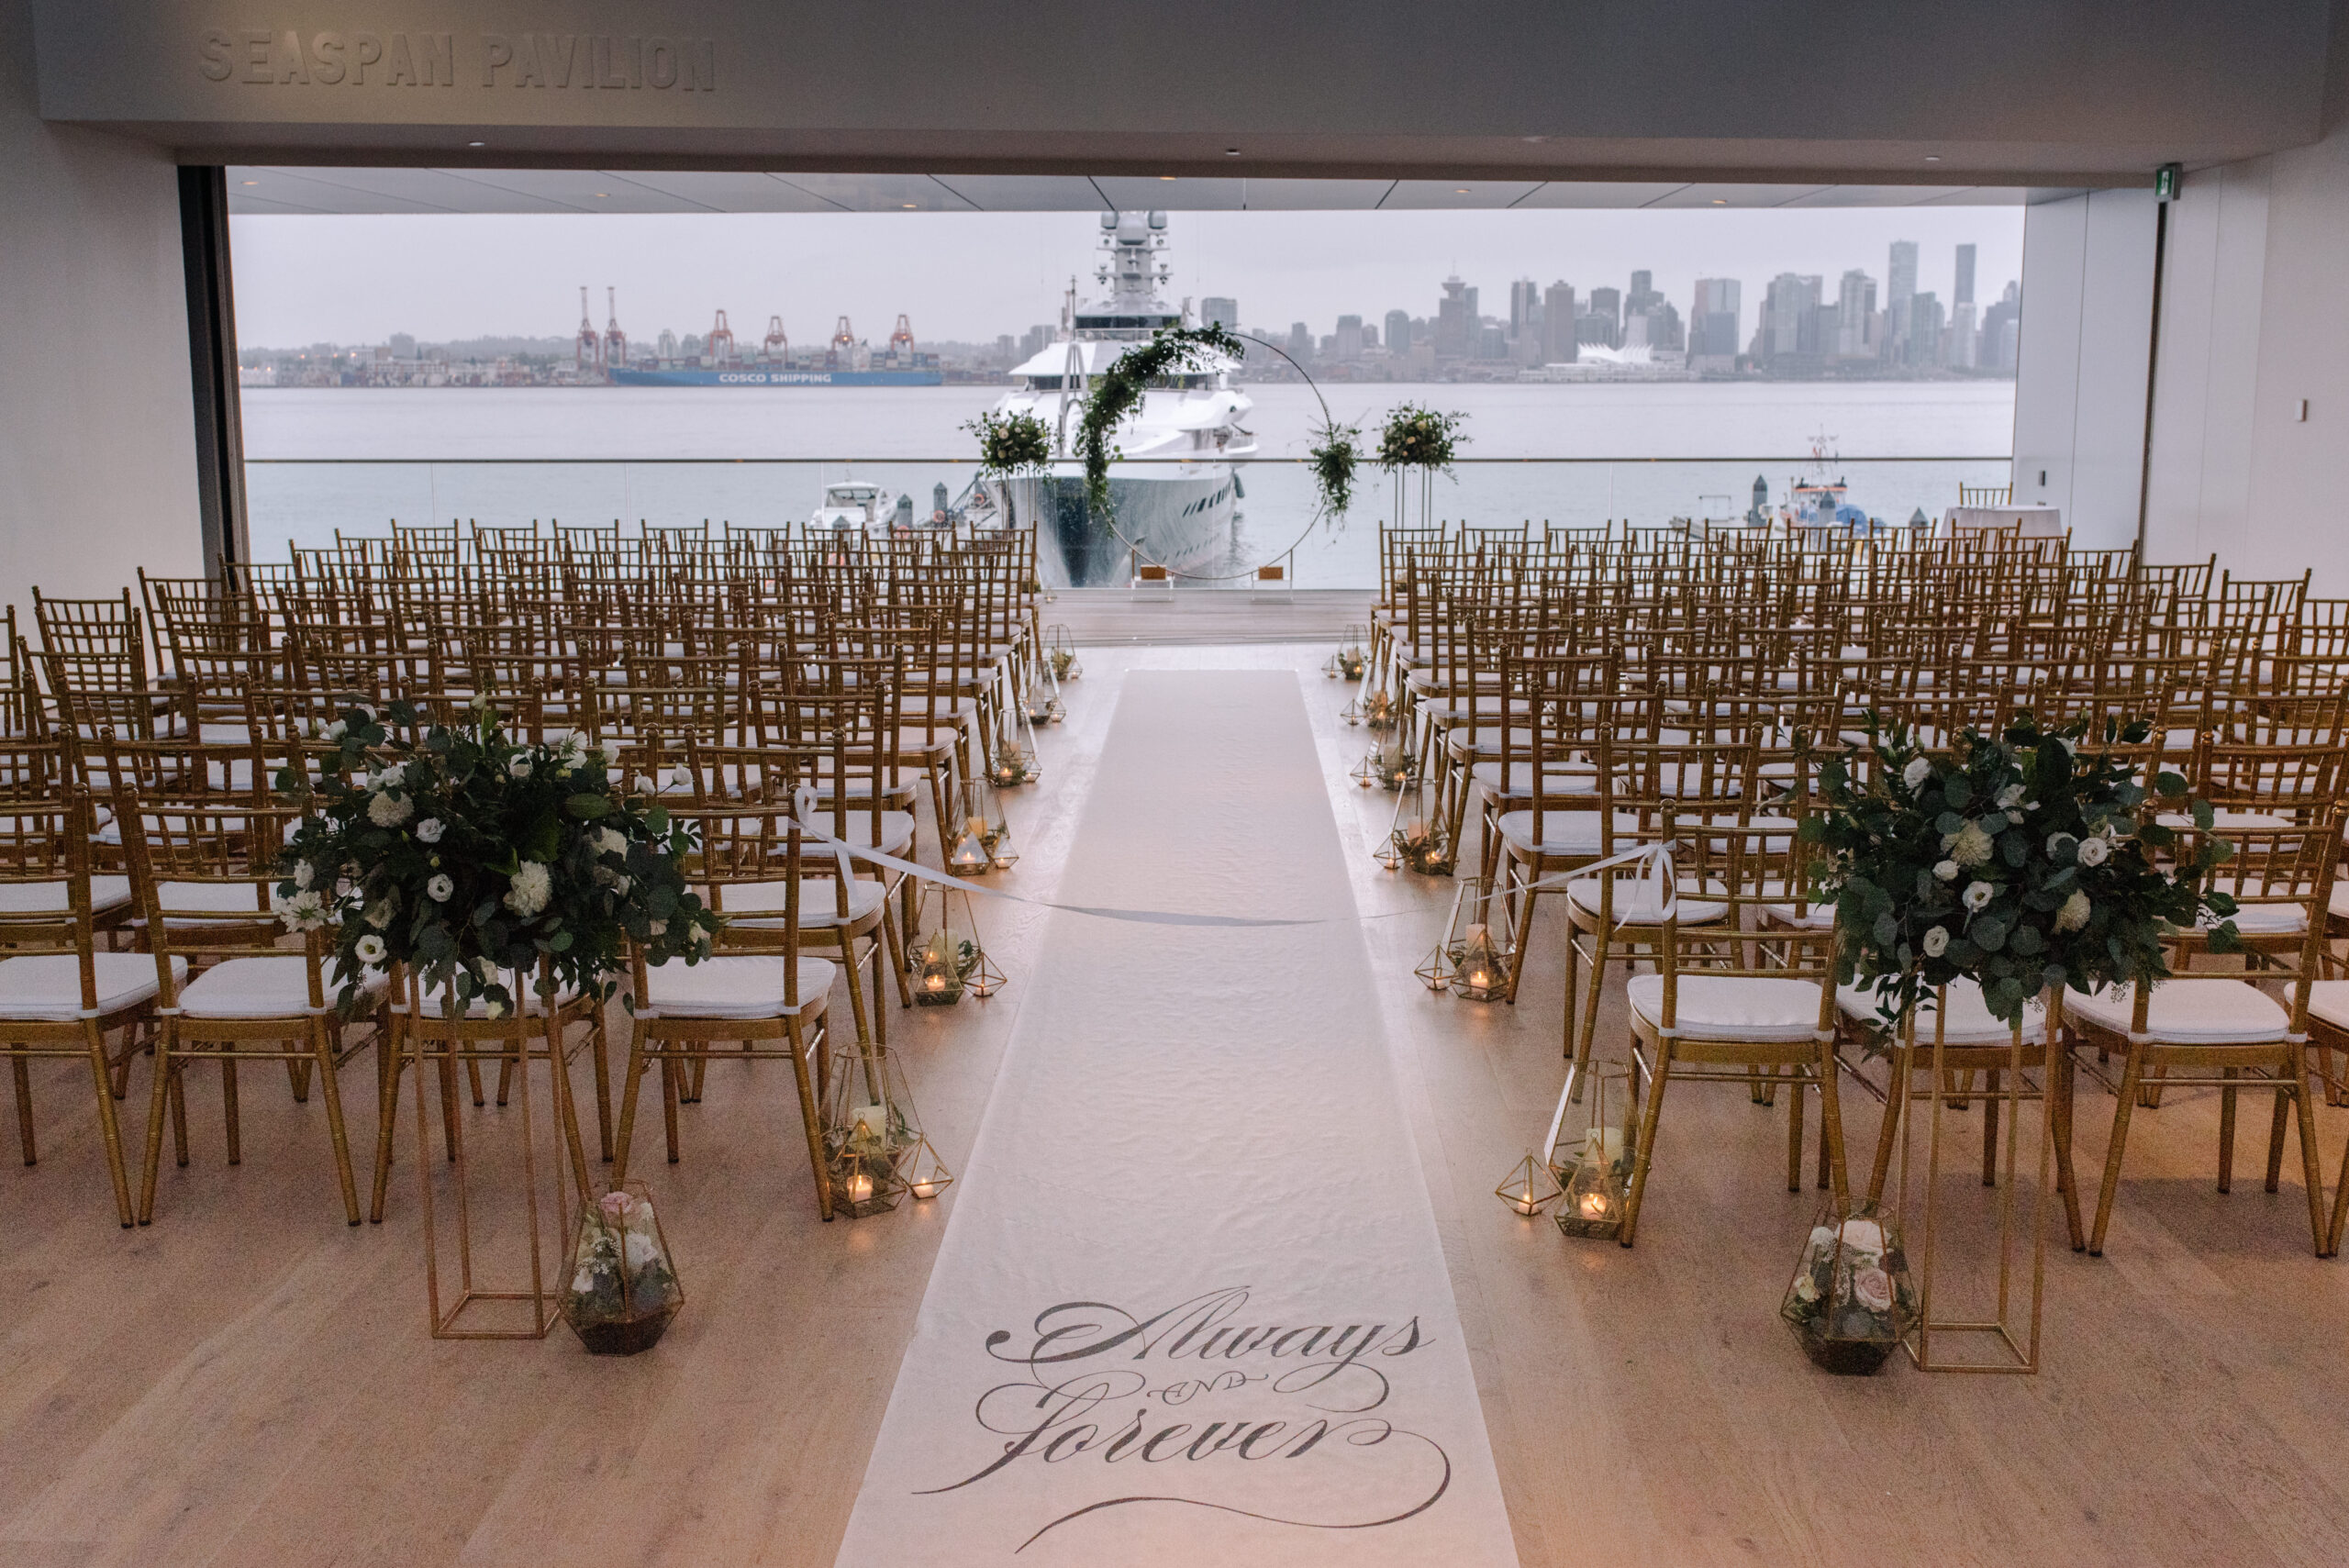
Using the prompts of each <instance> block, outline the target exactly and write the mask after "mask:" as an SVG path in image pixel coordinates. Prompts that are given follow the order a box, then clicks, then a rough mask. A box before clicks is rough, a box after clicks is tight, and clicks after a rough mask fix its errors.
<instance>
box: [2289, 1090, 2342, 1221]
mask: <svg viewBox="0 0 2349 1568" xmlns="http://www.w3.org/2000/svg"><path fill="white" fill-rule="evenodd" d="M2291 1070H2292V1106H2293V1108H2294V1109H2295V1110H2296V1111H2298V1112H2299V1123H2300V1182H2301V1184H2302V1185H2304V1186H2305V1187H2306V1188H2307V1189H2308V1197H2309V1235H2310V1239H2311V1240H2313V1241H2314V1243H2315V1245H2316V1255H2317V1256H2318V1257H2320V1258H2329V1257H2331V1256H2332V1254H2333V1253H2334V1252H2336V1251H2340V1243H2339V1242H2338V1240H2336V1239H2335V1238H2334V1235H2333V1233H2332V1227H2330V1226H2328V1225H2327V1224H2326V1223H2325V1213H2324V1173H2323V1171H2322V1170H2321V1168H2320V1166H2319V1164H2318V1161H2317V1153H2316V1106H2315V1105H2314V1103H2313V1101H2312V1099H2311V1097H2310V1087H2309V1060H2308V1057H2307V1056H2306V1055H2305V1054H2304V1053H2303V1052H2302V1051H2301V1049H2300V1048H2299V1047H2297V1046H2296V1047H2294V1048H2293V1051H2292V1069H2291Z"/></svg>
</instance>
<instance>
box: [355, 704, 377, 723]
mask: <svg viewBox="0 0 2349 1568" xmlns="http://www.w3.org/2000/svg"><path fill="white" fill-rule="evenodd" d="M351 711H352V712H353V713H356V714H358V715H359V716H360V717H362V718H364V719H365V720H366V721H367V722H368V723H370V724H373V723H374V722H375V710H374V708H373V706H370V705H368V704H366V703H360V704H358V705H357V706H354V707H353V708H352V709H351Z"/></svg>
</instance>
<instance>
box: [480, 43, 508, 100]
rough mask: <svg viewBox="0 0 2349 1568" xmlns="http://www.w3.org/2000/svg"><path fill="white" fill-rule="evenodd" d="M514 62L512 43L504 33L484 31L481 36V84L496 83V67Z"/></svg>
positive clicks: (485, 85) (491, 84) (493, 85)
mask: <svg viewBox="0 0 2349 1568" xmlns="http://www.w3.org/2000/svg"><path fill="white" fill-rule="evenodd" d="M513 63H514V45H513V43H512V41H511V40H510V39H507V36H506V35H505V34H504V33H484V34H482V36H481V84H482V85H483V86H484V87H495V86H496V85H497V68H498V67H499V66H501V65H511V64H513Z"/></svg>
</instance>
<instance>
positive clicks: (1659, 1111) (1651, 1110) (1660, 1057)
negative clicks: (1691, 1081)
mask: <svg viewBox="0 0 2349 1568" xmlns="http://www.w3.org/2000/svg"><path fill="white" fill-rule="evenodd" d="M1631 1054H1632V1056H1633V1057H1634V1058H1636V1057H1637V1056H1638V1055H1639V1048H1638V1047H1637V1046H1636V1045H1634V1046H1633V1047H1632V1051H1631ZM1639 1076H1640V1070H1639V1064H1638V1062H1637V1061H1636V1060H1635V1061H1634V1062H1633V1063H1632V1066H1631V1093H1633V1094H1635V1095H1636V1094H1638V1093H1639ZM1671 1080H1672V1042H1671V1041H1670V1040H1659V1041H1658V1042H1657V1044H1656V1048H1655V1070H1654V1072H1653V1073H1652V1074H1651V1075H1650V1078H1649V1082H1648V1098H1647V1104H1646V1105H1644V1106H1641V1107H1640V1146H1639V1147H1638V1148H1637V1149H1636V1150H1634V1151H1632V1153H1631V1193H1630V1195H1628V1196H1627V1197H1626V1198H1625V1199H1624V1200H1623V1228H1622V1229H1620V1230H1619V1231H1618V1232H1616V1239H1617V1240H1620V1242H1622V1244H1623V1245H1624V1246H1626V1247H1628V1246H1630V1245H1631V1239H1632V1234H1633V1233H1634V1232H1635V1231H1637V1230H1638V1229H1639V1225H1640V1205H1641V1204H1642V1202H1644V1201H1645V1200H1646V1198H1647V1192H1648V1168H1649V1166H1650V1165H1651V1164H1652V1163H1653V1162H1654V1160H1655V1129H1656V1124H1657V1122H1658V1120H1659V1119H1660V1118H1661V1117H1662V1115H1663V1112H1664V1084H1667V1083H1669V1082H1671Z"/></svg>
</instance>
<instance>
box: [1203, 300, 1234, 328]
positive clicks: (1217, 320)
mask: <svg viewBox="0 0 2349 1568" xmlns="http://www.w3.org/2000/svg"><path fill="white" fill-rule="evenodd" d="M1199 325H1200V326H1202V327H1229V328H1231V329H1232V330H1233V331H1235V332H1237V331H1238V330H1240V302H1239V301H1238V300H1236V299H1225V298H1223V297H1221V296H1220V295H1208V297H1207V298H1205V299H1203V300H1201V301H1199Z"/></svg>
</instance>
